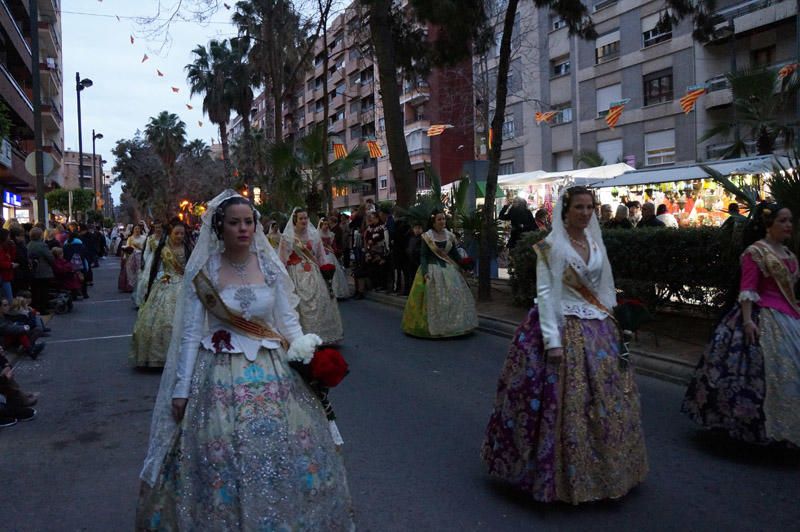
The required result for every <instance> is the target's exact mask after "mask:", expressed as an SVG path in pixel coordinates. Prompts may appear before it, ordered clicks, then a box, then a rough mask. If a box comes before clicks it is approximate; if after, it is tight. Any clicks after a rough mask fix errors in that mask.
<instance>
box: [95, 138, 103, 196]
mask: <svg viewBox="0 0 800 532" xmlns="http://www.w3.org/2000/svg"><path fill="white" fill-rule="evenodd" d="M102 138H103V134H102V133H95V132H94V129H93V130H92V189H93V190H92V192H94V210H97V195H98V192H99V191H98V188H97V164H96V163H95V159H96V158H97V155H96V149H95V141H96V140H98V139H102Z"/></svg>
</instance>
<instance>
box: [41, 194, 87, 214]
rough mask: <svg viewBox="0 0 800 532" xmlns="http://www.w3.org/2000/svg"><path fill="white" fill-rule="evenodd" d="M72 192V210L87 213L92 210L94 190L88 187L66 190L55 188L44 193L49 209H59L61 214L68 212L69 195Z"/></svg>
mask: <svg viewBox="0 0 800 532" xmlns="http://www.w3.org/2000/svg"><path fill="white" fill-rule="evenodd" d="M70 193H72V212H73V213H75V212H83V213H88V212H90V211H91V210H92V203H93V200H94V192H93V191H92V190H89V189H83V188H78V189H75V190H67V189H64V188H57V189H55V190H51V191H50V192H48V193H47V194H45V198H47V205H48V207H49V208H50V209H51V210H54V211H59V212H61V213H63V214H67V213H68V212H69V195H70Z"/></svg>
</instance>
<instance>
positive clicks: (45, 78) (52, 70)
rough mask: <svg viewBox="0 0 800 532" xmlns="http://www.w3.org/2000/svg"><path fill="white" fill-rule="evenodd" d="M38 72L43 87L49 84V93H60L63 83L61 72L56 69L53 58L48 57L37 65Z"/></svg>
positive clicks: (56, 65)
mask: <svg viewBox="0 0 800 532" xmlns="http://www.w3.org/2000/svg"><path fill="white" fill-rule="evenodd" d="M39 72H40V73H41V78H42V86H43V87H46V86H47V85H48V84H49V85H50V86H51V89H52V90H51V91H50V92H51V93H56V92H61V90H62V88H63V87H64V83H63V80H62V79H61V71H60V70H59V68H58V64H57V63H56V62H55V60H53V58H50V57H48V58H47V59H46V62H44V63H39Z"/></svg>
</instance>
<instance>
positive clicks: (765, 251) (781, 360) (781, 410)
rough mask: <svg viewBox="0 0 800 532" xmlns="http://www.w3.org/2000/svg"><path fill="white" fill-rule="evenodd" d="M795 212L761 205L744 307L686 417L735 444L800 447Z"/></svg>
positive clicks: (721, 329)
mask: <svg viewBox="0 0 800 532" xmlns="http://www.w3.org/2000/svg"><path fill="white" fill-rule="evenodd" d="M791 236H792V213H791V211H790V210H789V209H787V208H785V207H783V206H781V205H778V204H774V203H762V204H761V205H759V206H758V208H757V209H756V211H755V213H754V217H753V220H752V221H751V222H750V224H749V226H748V227H747V228H746V231H745V235H744V240H745V244H749V245H748V246H747V248H746V249H745V251H744V253H742V256H741V280H740V286H739V298H738V299H739V301H738V304H737V305H736V306H735V307H734V308H733V309H732V310H731V311H730V312H729V313H728V314H727V315H726V316H725V317H724V318H723V319H722V321H721V322H720V324H719V325H718V326H717V328H716V330H715V332H714V336H713V338H712V340H711V343H710V344H709V346H708V349H707V350H706V353H705V355H704V356H703V359H702V360H701V361H700V364H699V365H698V367H697V370H696V371H695V374H694V378H693V379H692V382H691V383H690V384H689V388H688V390H687V391H686V397H685V399H684V401H683V407H682V409H681V410H682V411H683V412H684V413H685V414H687V415H688V416H689V417H690V418H692V419H693V420H694V421H696V422H697V423H699V424H701V425H703V426H704V427H706V428H710V429H720V430H723V431H725V432H727V434H728V435H729V436H730V437H732V438H734V439H737V440H743V441H746V442H751V443H759V444H767V443H772V442H790V443H791V444H794V445H797V446H800V304H798V301H797V298H796V297H795V287H796V284H797V280H798V277H799V276H800V268H798V262H797V257H796V256H795V255H794V254H793V253H792V252H791V251H789V248H787V247H786V246H785V245H784V242H786V240H787V239H789V238H790V237H791Z"/></svg>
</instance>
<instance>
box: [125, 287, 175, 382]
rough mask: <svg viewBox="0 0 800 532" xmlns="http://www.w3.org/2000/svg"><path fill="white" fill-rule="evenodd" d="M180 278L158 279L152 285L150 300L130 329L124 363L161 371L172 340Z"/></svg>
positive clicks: (145, 303)
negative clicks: (128, 349)
mask: <svg viewBox="0 0 800 532" xmlns="http://www.w3.org/2000/svg"><path fill="white" fill-rule="evenodd" d="M182 284H183V277H182V276H180V275H173V276H170V277H166V278H165V277H163V276H162V277H161V278H159V279H156V280H155V281H154V282H153V287H152V288H151V290H150V297H148V298H147V301H145V302H144V304H143V305H142V306H141V307H140V308H139V313H138V315H137V316H136V324H135V325H134V326H133V337H132V338H131V352H130V354H129V356H128V360H129V362H130V364H131V365H132V366H136V367H140V368H163V367H164V363H165V362H166V359H167V351H169V343H170V340H172V320H173V319H174V317H175V307H176V306H177V303H178V297H180V293H181V286H182Z"/></svg>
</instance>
